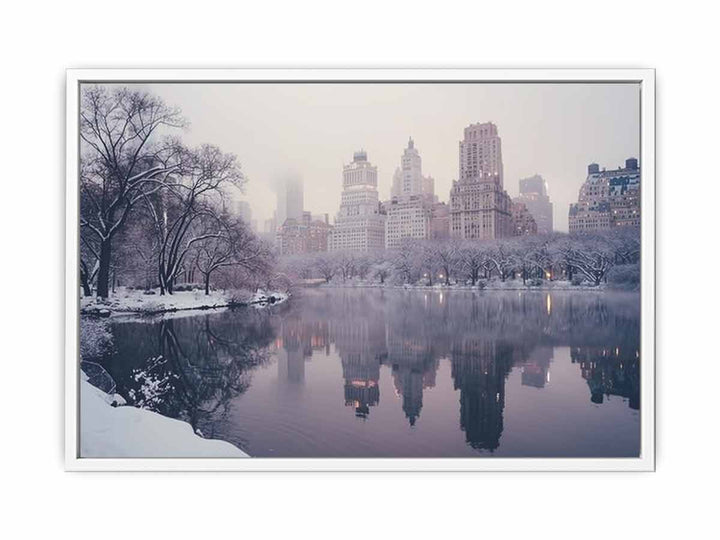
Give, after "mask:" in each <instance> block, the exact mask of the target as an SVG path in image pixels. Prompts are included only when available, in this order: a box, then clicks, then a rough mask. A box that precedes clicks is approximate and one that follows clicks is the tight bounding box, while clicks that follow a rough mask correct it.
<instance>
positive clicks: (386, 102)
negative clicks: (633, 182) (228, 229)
mask: <svg viewBox="0 0 720 540" xmlns="http://www.w3.org/2000/svg"><path fill="white" fill-rule="evenodd" d="M138 86H143V87H144V88H146V89H148V90H149V91H151V92H153V93H157V94H158V95H160V96H161V97H163V99H165V100H166V101H167V102H168V104H170V105H176V106H179V107H180V108H181V109H182V110H183V113H184V115H185V116H186V118H187V120H188V121H189V122H190V127H189V128H188V130H187V131H186V133H185V134H184V137H186V138H187V139H188V141H189V142H191V144H201V143H205V142H212V143H213V144H218V145H219V146H221V147H222V148H225V149H227V150H228V151H231V152H233V153H235V154H236V155H237V156H238V159H239V161H240V163H241V164H242V167H243V171H244V173H245V174H246V175H247V177H248V179H249V181H248V184H247V186H246V189H245V193H244V194H242V195H239V196H238V199H241V200H246V201H247V202H248V203H249V204H250V205H251V208H252V212H253V216H254V217H256V219H257V222H258V223H263V222H265V221H266V220H267V219H270V218H271V217H272V214H273V212H274V211H275V209H276V191H277V189H276V188H277V186H276V185H275V183H276V179H277V178H278V177H279V175H280V174H282V173H284V172H286V171H292V172H294V173H296V174H298V175H299V176H301V177H302V179H303V183H304V194H305V201H306V202H305V208H304V209H305V210H309V211H312V212H313V213H314V214H321V213H328V214H330V215H331V216H334V215H335V214H336V212H337V201H338V200H339V198H340V191H341V183H340V182H339V181H338V179H339V178H340V177H341V174H342V166H343V165H344V164H346V163H347V162H348V161H349V156H351V155H352V154H353V152H355V151H358V150H360V149H361V148H362V149H364V150H366V151H367V152H368V154H371V155H372V156H373V163H374V164H375V165H376V166H377V168H378V191H379V196H380V199H381V200H388V199H390V190H391V187H392V183H393V175H394V173H395V171H396V169H397V156H398V152H401V151H402V149H403V148H405V146H406V144H407V141H408V138H409V137H412V138H413V140H414V141H415V144H416V146H417V147H418V148H419V150H420V152H421V154H422V156H423V169H424V171H423V172H424V174H426V175H428V176H432V177H433V178H434V179H435V193H436V194H437V195H438V197H439V199H440V200H441V201H447V200H448V199H449V193H450V188H451V186H452V181H453V180H457V179H458V176H459V171H458V162H457V159H458V158H457V148H458V146H457V145H458V143H459V141H460V140H462V134H463V129H464V128H465V127H467V126H468V125H470V124H474V123H484V122H493V123H494V124H496V125H497V126H498V130H499V132H500V135H501V137H502V139H503V165H504V188H505V189H506V190H507V192H508V194H509V195H510V196H511V197H516V196H517V195H518V194H519V189H518V181H519V180H520V179H521V178H527V177H530V176H533V175H535V174H540V175H542V176H543V177H544V178H545V179H546V181H547V183H548V189H549V195H550V198H551V200H552V201H553V203H554V205H555V208H556V212H554V219H553V228H554V229H555V230H558V231H565V232H566V231H567V229H568V222H567V213H566V209H567V208H568V207H569V205H570V204H571V203H573V202H576V201H577V194H578V190H579V189H580V187H581V186H582V184H583V182H584V181H585V178H586V173H585V171H586V167H587V164H588V163H592V162H596V163H605V164H607V166H608V168H612V167H615V166H619V165H620V164H622V163H624V160H625V159H626V158H627V157H628V156H637V155H638V154H639V132H640V130H639V123H640V118H639V87H638V85H634V84H520V83H519V84H445V85H428V84H404V85H403V84H366V85H342V84H322V85H319V84H288V85H272V84H244V85H240V84H238V85H212V84H206V85H198V84H186V85H164V84H151V85H138ZM418 112H424V113H425V114H417V113H418Z"/></svg>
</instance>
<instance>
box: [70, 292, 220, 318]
mask: <svg viewBox="0 0 720 540" xmlns="http://www.w3.org/2000/svg"><path fill="white" fill-rule="evenodd" d="M152 292H153V293H155V294H146V293H145V291H140V290H135V289H133V290H131V289H119V290H118V292H117V293H115V294H113V295H112V296H110V298H108V299H107V300H103V299H102V298H97V297H94V296H92V297H83V298H81V299H80V310H81V311H82V312H83V313H91V314H97V315H101V316H103V315H104V316H109V315H110V314H111V313H113V312H119V313H148V314H151V313H162V312H166V311H167V312H170V311H181V310H189V309H212V308H219V307H227V306H228V305H229V303H230V299H229V298H228V297H227V296H226V294H225V293H224V292H220V291H212V292H211V293H210V294H209V295H206V294H205V292H204V291H199V290H196V291H178V292H176V293H173V294H172V295H169V294H166V295H163V296H160V295H159V294H157V293H156V291H152Z"/></svg>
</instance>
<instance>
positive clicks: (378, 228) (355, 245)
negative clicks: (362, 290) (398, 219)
mask: <svg viewBox="0 0 720 540" xmlns="http://www.w3.org/2000/svg"><path fill="white" fill-rule="evenodd" d="M377 185H378V180H377V167H375V166H374V165H372V164H371V163H370V162H369V161H368V159H367V153H366V152H365V151H364V150H361V151H359V152H355V154H354V156H353V161H352V163H350V164H348V165H345V166H344V167H343V192H342V195H341V198H340V211H339V212H338V214H337V216H336V218H335V227H334V228H333V230H332V232H331V233H330V237H329V242H328V248H329V249H330V250H331V251H342V250H352V251H368V250H372V249H381V248H383V247H384V245H385V215H384V214H381V213H380V201H379V199H378V191H377Z"/></svg>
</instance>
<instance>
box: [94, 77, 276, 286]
mask: <svg viewBox="0 0 720 540" xmlns="http://www.w3.org/2000/svg"><path fill="white" fill-rule="evenodd" d="M185 126H186V122H185V120H184V118H183V117H182V115H181V113H180V111H179V110H178V109H176V108H172V107H169V106H167V105H166V104H165V103H164V102H163V101H162V100H161V99H159V98H158V97H156V96H153V95H151V94H149V93H147V92H143V91H139V90H132V89H129V88H115V89H108V88H107V87H104V86H91V87H86V88H84V89H83V92H82V96H81V110H80V138H81V159H80V163H81V165H80V226H81V229H80V243H81V246H80V282H81V286H82V289H83V293H84V294H85V295H90V294H92V293H93V289H94V290H95V291H96V293H97V295H98V296H99V297H103V298H107V296H108V295H109V293H110V291H111V288H112V287H113V285H114V283H116V282H117V281H123V282H124V283H126V284H135V285H139V286H140V285H141V286H145V287H154V286H158V287H159V288H160V294H172V293H173V290H174V287H175V285H176V284H177V283H178V280H180V279H183V278H184V279H185V280H186V281H192V282H196V281H202V282H203V283H204V287H205V292H206V293H209V289H210V282H211V278H212V276H214V275H217V274H222V275H223V278H224V279H226V280H231V281H243V280H246V279H247V278H248V277H249V276H253V275H257V274H267V272H268V271H269V267H270V264H271V252H270V248H269V246H267V245H266V244H264V243H263V242H262V241H260V240H259V239H258V238H257V237H256V236H255V235H254V234H253V232H252V231H251V230H250V229H249V228H248V226H247V225H246V224H245V223H244V222H243V221H242V220H241V219H239V218H238V217H236V216H233V215H232V214H231V213H230V212H229V211H228V209H227V207H228V205H227V197H228V194H230V193H231V192H232V191H233V190H238V189H240V190H241V189H242V188H243V185H244V184H245V181H246V179H245V177H244V176H243V174H242V172H241V170H240V166H239V165H238V163H237V160H236V158H235V156H234V155H232V154H227V153H224V152H222V151H221V150H220V149H218V148H217V147H215V146H211V145H203V146H200V147H198V148H189V147H187V146H185V145H183V143H182V142H181V141H180V140H179V139H178V138H177V137H173V136H171V135H172V133H173V132H174V131H176V130H178V129H182V128H184V127H185Z"/></svg>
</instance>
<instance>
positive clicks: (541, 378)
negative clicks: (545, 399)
mask: <svg viewBox="0 0 720 540" xmlns="http://www.w3.org/2000/svg"><path fill="white" fill-rule="evenodd" d="M552 359H553V348H552V347H542V346H540V347H535V348H534V349H533V350H532V352H531V353H530V355H529V356H528V357H527V359H526V360H525V361H524V362H523V363H522V374H521V380H522V384H523V385H524V386H534V387H535V388H545V385H546V384H547V383H549V382H550V362H552Z"/></svg>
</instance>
